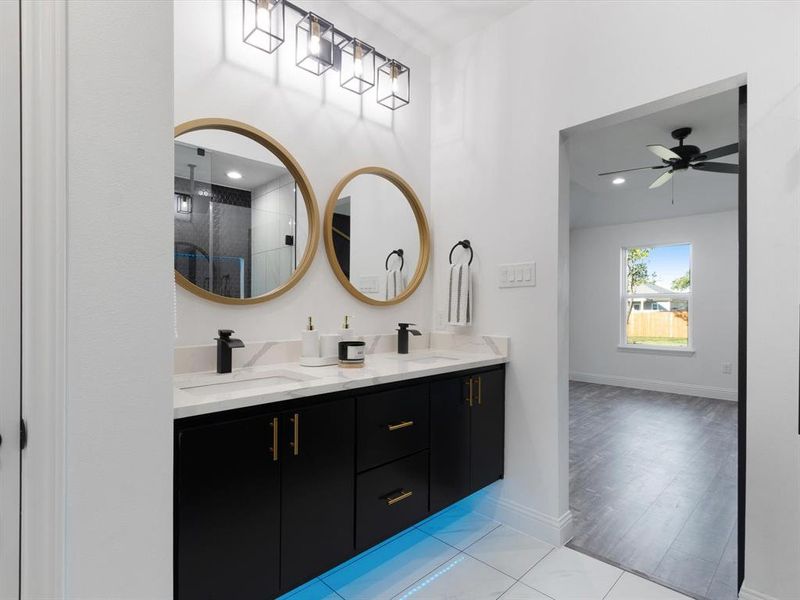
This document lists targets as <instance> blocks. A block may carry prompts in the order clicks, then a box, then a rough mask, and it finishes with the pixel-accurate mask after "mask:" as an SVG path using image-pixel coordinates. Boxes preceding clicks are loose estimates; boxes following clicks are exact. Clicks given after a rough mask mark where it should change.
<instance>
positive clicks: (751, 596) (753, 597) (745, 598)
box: [739, 585, 778, 600]
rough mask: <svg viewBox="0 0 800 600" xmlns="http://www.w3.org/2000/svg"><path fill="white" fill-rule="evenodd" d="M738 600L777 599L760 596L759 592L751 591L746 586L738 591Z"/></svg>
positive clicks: (764, 595) (775, 599)
mask: <svg viewBox="0 0 800 600" xmlns="http://www.w3.org/2000/svg"><path fill="white" fill-rule="evenodd" d="M739 600H778V599H777V598H776V597H775V596H769V595H767V594H762V593H761V592H757V591H755V590H751V589H750V588H748V587H747V586H746V585H743V586H742V589H741V590H739Z"/></svg>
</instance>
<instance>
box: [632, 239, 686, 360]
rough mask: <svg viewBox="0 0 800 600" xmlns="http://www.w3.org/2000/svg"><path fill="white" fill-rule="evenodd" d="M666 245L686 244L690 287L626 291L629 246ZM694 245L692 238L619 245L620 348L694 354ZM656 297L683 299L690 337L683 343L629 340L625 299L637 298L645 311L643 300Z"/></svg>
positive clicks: (659, 246) (654, 246)
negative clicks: (654, 291) (647, 292)
mask: <svg viewBox="0 0 800 600" xmlns="http://www.w3.org/2000/svg"><path fill="white" fill-rule="evenodd" d="M668 246H689V272H690V273H692V285H691V286H690V287H689V291H688V292H670V293H668V294H650V295H648V296H647V297H643V296H642V295H641V294H633V293H628V289H627V285H626V284H627V278H628V260H627V258H628V250H630V249H631V248H650V249H655V248H664V247H668ZM693 251H694V248H693V247H692V243H691V242H671V243H667V244H652V243H650V244H627V245H625V246H622V248H621V249H620V277H619V283H620V304H619V306H620V315H619V316H620V318H619V345H618V349H620V350H625V351H628V350H631V351H634V352H656V353H663V354H694V335H693V331H694V314H693V312H692V291H693V290H694V273H693V268H692V258H693V256H692V254H693ZM648 299H649V300H656V301H670V302H673V301H675V300H685V301H686V310H687V312H688V313H689V339H688V340H687V342H686V344H687V345H686V346H666V345H664V346H662V345H659V344H629V343H628V336H627V331H626V330H627V327H626V325H627V316H628V301H629V300H633V301H640V302H641V307H642V311H640V312H645V311H644V301H645V300H648Z"/></svg>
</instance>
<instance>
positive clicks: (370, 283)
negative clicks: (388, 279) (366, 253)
mask: <svg viewBox="0 0 800 600" xmlns="http://www.w3.org/2000/svg"><path fill="white" fill-rule="evenodd" d="M358 291H359V292H363V293H365V294H377V293H378V292H380V291H381V289H380V278H379V277H378V276H377V275H364V276H362V277H359V278H358Z"/></svg>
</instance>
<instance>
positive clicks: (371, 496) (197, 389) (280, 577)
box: [174, 352, 507, 600]
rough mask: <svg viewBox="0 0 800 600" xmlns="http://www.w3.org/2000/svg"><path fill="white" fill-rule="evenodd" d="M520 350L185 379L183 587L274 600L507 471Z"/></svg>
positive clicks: (197, 593) (178, 523)
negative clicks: (513, 361) (515, 357)
mask: <svg viewBox="0 0 800 600" xmlns="http://www.w3.org/2000/svg"><path fill="white" fill-rule="evenodd" d="M506 360H507V359H506V358H505V357H502V356H496V355H488V354H483V355H482V354H470V353H459V352H447V353H430V352H428V353H412V354H411V355H407V356H405V357H399V356H398V355H396V354H385V355H380V354H378V355H370V356H369V357H368V359H367V366H366V367H365V368H364V369H343V370H341V369H338V368H337V367H324V368H321V369H316V370H315V369H308V368H302V367H297V366H295V365H270V366H265V367H256V368H250V369H241V370H238V371H236V372H234V373H233V374H230V375H217V374H212V373H203V374H187V375H178V376H176V378H175V385H176V390H175V417H176V418H175V495H174V498H175V597H176V598H180V599H185V600H189V599H192V600H195V599H198V598H237V599H249V598H253V599H259V600H262V599H265V598H273V597H276V596H278V595H280V594H281V593H284V592H287V591H289V590H291V589H292V588H294V587H296V586H298V585H300V584H302V583H303V582H305V581H307V580H309V579H312V578H313V577H316V576H318V575H320V574H322V573H324V572H325V571H327V570H328V569H330V568H332V567H334V566H336V565H337V564H339V563H342V562H344V561H346V560H347V559H349V558H351V557H352V556H355V555H356V554H358V553H360V552H362V551H364V550H366V549H368V548H369V547H371V546H373V545H375V544H377V543H379V542H381V541H382V540H385V539H386V538H388V537H391V536H392V535H394V534H396V533H398V532H400V531H402V530H403V529H405V528H407V527H409V526H412V525H414V524H415V523H417V522H419V521H421V520H423V519H425V518H426V517H427V516H428V515H430V514H433V513H435V512H437V511H439V510H441V509H443V508H445V507H447V506H449V505H450V504H452V503H454V502H456V501H458V500H460V499H462V498H464V497H466V496H467V495H469V494H471V493H472V492H474V491H476V490H479V489H481V488H483V487H485V486H487V485H489V484H490V483H492V482H494V481H496V480H498V479H500V478H502V477H503V438H504V412H505V411H504V395H505V391H504V381H505V362H506ZM312 373H313V375H312Z"/></svg>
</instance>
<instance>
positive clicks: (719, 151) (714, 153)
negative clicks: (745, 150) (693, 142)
mask: <svg viewBox="0 0 800 600" xmlns="http://www.w3.org/2000/svg"><path fill="white" fill-rule="evenodd" d="M737 152H739V144H728V145H727V146H720V147H719V148H714V149H713V150H709V151H708V152H701V153H700V154H698V155H697V156H695V157H694V158H692V160H712V159H714V158H722V157H723V156H728V155H729V154H736V153H737Z"/></svg>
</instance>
